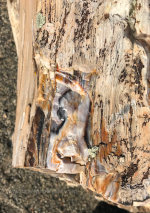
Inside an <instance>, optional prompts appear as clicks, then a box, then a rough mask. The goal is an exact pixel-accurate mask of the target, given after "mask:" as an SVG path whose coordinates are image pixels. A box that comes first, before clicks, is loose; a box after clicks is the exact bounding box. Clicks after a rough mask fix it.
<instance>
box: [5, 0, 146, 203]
mask: <svg viewBox="0 0 150 213" xmlns="http://www.w3.org/2000/svg"><path fill="white" fill-rule="evenodd" d="M8 9H9V15H10V20H11V23H12V28H13V32H14V38H15V42H16V47H17V53H18V58H19V64H18V85H17V94H18V100H17V111H16V125H15V132H14V135H13V166H14V167H23V168H31V169H34V170H38V171H42V172H48V173H50V174H51V175H55V176H57V177H60V178H64V179H66V180H67V181H70V182H72V183H75V184H81V185H82V186H83V187H85V188H88V189H90V190H92V191H94V192H95V193H97V194H100V195H103V197H105V198H106V199H108V200H111V201H113V202H116V203H119V204H123V205H134V206H138V205H147V206H148V205H149V201H150V176H149V166H150V150H149V145H150V69H149V68H150V67H149V56H150V23H149V19H150V11H149V0H134V1H130V0H123V1H122V0H117V1H113V0H95V1H94V0H86V1H85V0H76V1H72V0H32V1H31V0H20V1H19V0H8Z"/></svg>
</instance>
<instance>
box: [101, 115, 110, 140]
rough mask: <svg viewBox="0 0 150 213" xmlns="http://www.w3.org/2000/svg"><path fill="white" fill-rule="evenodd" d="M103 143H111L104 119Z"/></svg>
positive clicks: (102, 128) (102, 127)
mask: <svg viewBox="0 0 150 213" xmlns="http://www.w3.org/2000/svg"><path fill="white" fill-rule="evenodd" d="M101 141H102V142H104V143H108V142H109V134H108V132H107V131H106V128H105V121H104V119H102V125H101Z"/></svg>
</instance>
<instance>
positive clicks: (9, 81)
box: [0, 0, 127, 213]
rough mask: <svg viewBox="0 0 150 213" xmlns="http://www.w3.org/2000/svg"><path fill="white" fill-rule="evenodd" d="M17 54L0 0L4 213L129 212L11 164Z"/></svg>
mask: <svg viewBox="0 0 150 213" xmlns="http://www.w3.org/2000/svg"><path fill="white" fill-rule="evenodd" d="M16 81H17V56H16V49H15V44H14V40H13V36H12V32H11V27H10V22H9V19H8V13H7V8H6V0H0V213H3V212H6V213H15V212H17V213H18V212H31V213H33V212H34V213H36V212H40V213H44V212H45V213H47V212H50V213H53V212H65V213H69V212H72V213H77V212H78V213H80V212H82V213H86V212H87V213H90V212H93V213H97V212H102V213H107V212H108V213H111V212H113V213H115V212H117V213H118V212H121V213H125V212H127V211H125V210H121V209H119V208H117V207H115V206H111V205H108V204H107V203H105V202H98V201H97V200H96V199H95V198H94V196H93V194H92V193H90V192H87V191H85V190H83V189H82V188H81V187H77V188H71V187H68V186H67V185H66V183H64V182H62V181H59V180H58V179H56V178H52V177H50V176H49V175H44V174H40V173H38V172H32V171H28V170H22V169H14V168H12V166H11V159H12V143H11V136H12V133H13V130H14V122H15V109H16Z"/></svg>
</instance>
